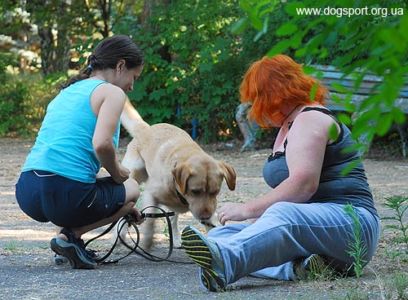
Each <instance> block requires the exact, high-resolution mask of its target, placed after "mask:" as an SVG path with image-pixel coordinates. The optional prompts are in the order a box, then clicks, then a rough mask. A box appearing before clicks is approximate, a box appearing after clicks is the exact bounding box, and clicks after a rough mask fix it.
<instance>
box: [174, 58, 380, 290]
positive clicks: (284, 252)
mask: <svg viewBox="0 0 408 300" xmlns="http://www.w3.org/2000/svg"><path fill="white" fill-rule="evenodd" d="M312 88H315V91H316V93H315V95H314V97H313V98H312V97H311V91H312ZM325 95H326V89H325V88H324V87H323V86H322V85H321V84H320V83H319V82H318V81H316V80H315V79H314V78H312V77H310V76H308V75H306V74H305V73H304V72H303V69H302V66H301V65H299V64H298V63H296V62H295V61H293V60H292V59H291V58H290V57H288V56H286V55H276V56H274V57H264V58H262V59H260V60H258V61H256V62H254V63H253V64H252V65H251V66H250V68H249V69H248V71H247V72H246V74H245V76H244V79H243V81H242V83H241V87H240V96H241V101H242V102H243V103H251V104H252V106H251V109H250V112H249V116H250V118H252V119H253V120H255V121H256V123H258V124H259V125H260V126H261V127H278V128H279V132H278V135H277V137H276V140H275V142H274V145H273V149H272V154H271V155H270V156H269V158H268V160H267V161H266V162H265V165H264V168H263V177H264V179H265V181H266V183H267V184H268V185H269V186H270V188H271V189H270V191H269V192H267V193H266V194H264V195H261V196H259V197H256V198H255V199H252V200H251V201H247V202H245V203H226V204H224V205H223V206H221V207H220V208H219V209H218V216H219V220H220V222H221V224H223V225H224V226H220V227H217V228H214V229H212V230H210V231H209V233H208V236H207V237H206V236H204V235H203V234H201V232H199V231H198V230H197V229H196V228H194V227H192V226H188V227H186V228H185V229H184V230H183V233H182V245H183V248H184V249H185V251H186V253H187V255H188V256H190V258H191V259H192V260H193V261H194V262H195V263H196V264H197V265H198V266H199V267H200V282H201V284H202V285H203V286H204V287H205V288H206V289H207V290H209V291H220V290H225V288H226V287H227V286H228V285H229V284H231V283H234V282H236V281H237V280H239V279H240V278H242V277H244V276H247V275H253V276H260V277H264V278H273V279H280V280H295V279H297V278H299V274H301V273H302V271H305V270H307V268H308V266H310V264H311V263H312V262H313V263H317V262H323V263H325V264H328V265H330V266H331V267H332V268H334V269H335V270H338V271H341V272H343V271H346V272H347V271H348V273H349V274H351V273H353V263H354V262H355V261H354V258H353V257H352V256H351V255H350V254H349V249H350V248H349V247H350V246H351V245H352V244H353V243H355V242H360V243H361V249H363V251H362V253H361V257H360V259H361V261H362V262H363V264H364V265H365V264H367V263H368V262H369V261H370V260H371V258H372V257H373V255H374V253H375V251H376V247H377V244H378V238H379V231H380V222H379V217H378V214H377V211H376V208H375V207H374V201H373V197H372V193H371V191H370V188H369V185H368V182H367V178H366V175H365V171H364V168H363V165H362V163H361V162H360V155H359V153H357V152H355V151H344V150H345V149H348V148H349V147H350V146H352V145H353V144H354V143H355V142H354V140H353V138H352V137H351V134H350V131H349V129H348V128H347V127H346V126H345V125H344V124H341V123H340V122H339V121H338V120H337V119H336V118H335V116H334V115H333V113H332V112H331V111H330V110H328V109H327V108H326V107H325V106H324V98H325ZM333 129H334V131H335V132H336V134H335V136H334V135H332V134H329V132H331V131H332V130H333ZM350 163H351V164H354V165H353V168H352V169H351V170H350V171H349V172H348V174H346V175H344V174H343V173H342V170H343V169H344V168H346V167H347V166H348V165H349V164H350ZM350 207H351V208H352V209H351V210H350V209H349V208H350ZM346 209H348V211H347V212H346ZM353 216H354V217H356V219H357V222H358V224H359V226H360V230H361V232H359V233H361V241H355V240H354V238H353V237H354V232H353V230H355V229H353V228H358V226H355V225H356V223H355V221H354V220H355V219H354V218H353ZM251 219H255V221H253V222H246V223H243V222H234V223H232V224H227V223H228V222H229V221H245V220H251Z"/></svg>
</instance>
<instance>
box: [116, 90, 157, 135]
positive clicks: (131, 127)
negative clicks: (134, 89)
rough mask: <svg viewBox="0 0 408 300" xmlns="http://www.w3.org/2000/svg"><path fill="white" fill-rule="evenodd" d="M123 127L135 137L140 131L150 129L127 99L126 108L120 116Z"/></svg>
mask: <svg viewBox="0 0 408 300" xmlns="http://www.w3.org/2000/svg"><path fill="white" fill-rule="evenodd" d="M120 120H121V122H122V125H123V127H125V128H126V130H127V131H128V132H129V133H130V135H131V136H133V137H135V136H136V135H137V132H139V130H146V129H147V128H149V127H150V126H149V124H147V123H146V122H145V121H144V120H143V118H142V117H141V116H140V115H139V113H138V112H137V110H136V109H135V108H134V107H133V105H132V103H130V100H129V98H127V99H126V103H125V106H124V108H123V112H122V115H121V116H120Z"/></svg>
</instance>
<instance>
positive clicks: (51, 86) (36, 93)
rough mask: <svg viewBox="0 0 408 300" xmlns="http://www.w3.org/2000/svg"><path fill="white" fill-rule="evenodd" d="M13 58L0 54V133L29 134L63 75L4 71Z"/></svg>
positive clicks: (11, 134)
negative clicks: (44, 75) (18, 73)
mask: <svg viewBox="0 0 408 300" xmlns="http://www.w3.org/2000/svg"><path fill="white" fill-rule="evenodd" d="M13 64H15V57H13V56H12V55H10V54H4V53H0V80H1V82H2V86H1V88H0V136H32V135H33V134H35V133H36V132H37V130H38V128H39V126H40V124H41V121H42V119H43V117H44V114H45V109H46V106H47V104H48V102H49V101H50V100H51V98H52V96H53V95H54V94H55V93H56V92H57V88H58V85H59V84H60V83H61V80H62V79H64V78H65V76H61V75H57V74H53V75H52V76H48V77H46V78H42V77H41V76H38V75H14V74H9V73H7V72H6V67H7V66H8V65H11V66H12V65H13Z"/></svg>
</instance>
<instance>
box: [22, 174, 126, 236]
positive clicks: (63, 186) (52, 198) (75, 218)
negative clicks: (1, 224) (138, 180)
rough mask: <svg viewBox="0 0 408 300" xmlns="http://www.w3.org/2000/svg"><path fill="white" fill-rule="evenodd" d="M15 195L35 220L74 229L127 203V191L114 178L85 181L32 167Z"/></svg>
mask: <svg viewBox="0 0 408 300" xmlns="http://www.w3.org/2000/svg"><path fill="white" fill-rule="evenodd" d="M16 198H17V202H18V204H19V206H20V208H21V209H22V211H24V212H25V213H26V214H27V215H28V216H30V217H31V218H33V219H34V220H36V221H39V222H52V223H54V224H55V225H58V226H61V227H67V228H75V227H81V226H85V225H89V224H93V223H95V222H97V221H100V220H102V219H105V218H107V217H110V216H112V215H113V214H114V213H115V212H117V211H118V210H119V209H120V208H121V207H122V206H123V204H124V203H125V198H126V191H125V186H124V185H123V184H117V183H115V182H114V181H113V180H112V178H111V177H105V178H98V179H97V180H96V182H95V183H83V182H79V181H75V180H71V179H68V178H66V177H63V176H59V175H57V174H54V173H50V172H46V171H40V170H33V171H27V172H23V173H21V175H20V178H19V180H18V182H17V184H16Z"/></svg>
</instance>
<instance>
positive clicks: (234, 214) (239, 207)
mask: <svg viewBox="0 0 408 300" xmlns="http://www.w3.org/2000/svg"><path fill="white" fill-rule="evenodd" d="M332 124H333V119H332V118H331V117H329V116H326V115H323V114H322V113H320V112H316V111H309V112H304V113H301V114H300V115H299V116H298V117H297V118H296V120H295V122H294V123H293V126H292V128H291V129H290V131H289V135H288V145H287V147H286V161H287V164H288V168H289V177H288V178H287V179H285V180H284V181H282V182H281V183H280V184H279V185H278V186H277V187H276V188H275V189H272V190H271V191H270V192H268V193H266V194H265V195H263V196H260V197H258V198H256V199H254V200H253V201H249V202H247V203H244V204H234V203H229V204H226V205H224V206H223V207H221V208H220V209H219V210H218V213H219V217H220V222H221V223H222V224H223V223H225V221H226V220H234V221H242V220H246V219H251V218H258V217H259V216H261V215H262V214H263V213H264V211H265V210H266V209H267V208H268V207H270V206H271V205H272V204H274V203H276V202H279V201H287V202H305V201H307V200H309V199H310V197H311V196H312V195H313V194H314V193H315V192H316V190H317V188H318V186H319V180H320V173H321V169H322V164H323V159H324V154H325V150H326V145H327V142H328V130H329V128H330V126H331V125H332ZM223 216H224V219H223Z"/></svg>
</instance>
